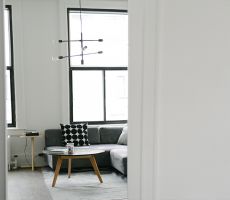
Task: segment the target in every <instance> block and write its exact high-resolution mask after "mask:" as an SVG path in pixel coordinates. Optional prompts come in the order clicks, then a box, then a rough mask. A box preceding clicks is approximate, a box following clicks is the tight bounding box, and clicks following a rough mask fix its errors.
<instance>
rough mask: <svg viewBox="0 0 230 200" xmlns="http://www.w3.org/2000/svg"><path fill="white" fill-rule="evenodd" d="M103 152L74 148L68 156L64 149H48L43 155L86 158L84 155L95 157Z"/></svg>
mask: <svg viewBox="0 0 230 200" xmlns="http://www.w3.org/2000/svg"><path fill="white" fill-rule="evenodd" d="M103 152H105V150H101V149H94V148H90V147H88V148H81V147H74V152H73V153H71V154H69V153H68V151H67V148H66V147H62V148H60V147H59V148H57V147H56V148H55V147H53V148H48V149H47V150H44V151H43V153H44V154H47V155H58V156H86V155H95V154H100V153H103Z"/></svg>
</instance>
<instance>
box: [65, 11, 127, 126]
mask: <svg viewBox="0 0 230 200" xmlns="http://www.w3.org/2000/svg"><path fill="white" fill-rule="evenodd" d="M71 11H80V9H79V8H67V29H68V41H70V23H69V22H70V20H69V14H70V12H71ZM81 11H83V12H84V11H92V12H106V13H125V14H126V13H127V14H128V11H127V10H121V9H91V8H82V9H81ZM70 52H71V51H70V42H68V55H69V57H68V63H69V107H70V123H81V122H87V123H88V124H125V123H127V122H128V120H114V121H111V120H106V79H105V72H106V71H121V70H128V67H72V66H71V58H70ZM90 70H92V71H102V72H103V99H104V102H103V103H104V105H103V108H104V110H103V114H104V119H103V121H73V87H72V83H73V79H72V78H73V76H72V74H73V71H90Z"/></svg>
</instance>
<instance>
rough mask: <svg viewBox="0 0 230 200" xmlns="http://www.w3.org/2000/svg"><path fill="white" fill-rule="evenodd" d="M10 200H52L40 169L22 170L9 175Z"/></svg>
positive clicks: (11, 172)
mask: <svg viewBox="0 0 230 200" xmlns="http://www.w3.org/2000/svg"><path fill="white" fill-rule="evenodd" d="M8 199H9V200H52V197H51V196H50V193H49V191H48V189H47V187H46V185H45V183H44V179H43V178H42V173H41V171H40V170H39V169H38V170H37V169H36V171H34V172H32V171H31V169H20V170H17V171H10V172H9V174H8Z"/></svg>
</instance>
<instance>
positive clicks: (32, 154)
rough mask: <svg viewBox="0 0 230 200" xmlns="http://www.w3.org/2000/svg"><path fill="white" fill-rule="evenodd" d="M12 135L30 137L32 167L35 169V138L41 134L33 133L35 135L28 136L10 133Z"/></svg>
mask: <svg viewBox="0 0 230 200" xmlns="http://www.w3.org/2000/svg"><path fill="white" fill-rule="evenodd" d="M10 137H19V138H26V139H27V138H30V139H31V169H32V171H34V167H35V166H34V157H35V156H34V150H35V138H38V137H41V136H40V135H33V136H27V135H10Z"/></svg>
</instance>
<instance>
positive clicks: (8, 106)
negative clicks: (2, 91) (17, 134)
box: [6, 70, 12, 124]
mask: <svg viewBox="0 0 230 200" xmlns="http://www.w3.org/2000/svg"><path fill="white" fill-rule="evenodd" d="M6 122H7V124H11V123H12V107H11V89H10V70H6Z"/></svg>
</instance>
